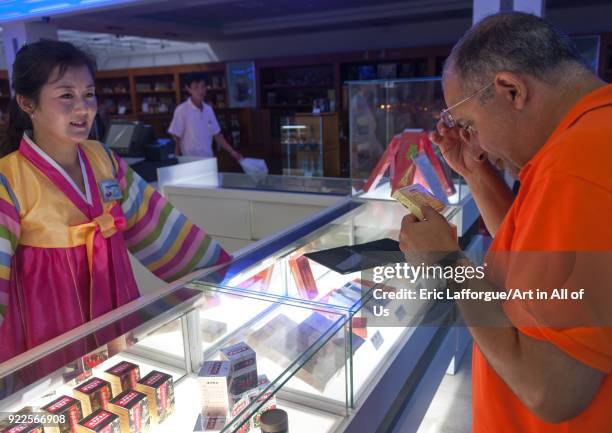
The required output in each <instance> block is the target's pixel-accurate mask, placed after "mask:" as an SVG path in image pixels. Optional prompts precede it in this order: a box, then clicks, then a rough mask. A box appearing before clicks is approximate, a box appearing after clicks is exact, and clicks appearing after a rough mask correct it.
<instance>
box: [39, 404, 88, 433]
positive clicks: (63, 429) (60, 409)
mask: <svg viewBox="0 0 612 433" xmlns="http://www.w3.org/2000/svg"><path fill="white" fill-rule="evenodd" d="M41 410H42V411H43V412H47V413H49V414H52V415H64V417H65V421H64V422H63V423H57V424H54V425H49V424H47V426H46V427H45V433H76V431H77V424H78V423H79V420H80V419H82V418H83V410H82V409H81V402H80V401H79V400H77V399H76V398H72V397H68V396H67V395H63V396H61V397H60V398H58V399H55V400H53V401H52V402H51V403H49V404H48V405H46V406H43V407H42V408H41Z"/></svg>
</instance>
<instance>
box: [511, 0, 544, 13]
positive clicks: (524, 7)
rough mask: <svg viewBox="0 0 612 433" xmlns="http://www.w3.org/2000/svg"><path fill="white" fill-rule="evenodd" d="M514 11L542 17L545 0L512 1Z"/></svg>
mask: <svg viewBox="0 0 612 433" xmlns="http://www.w3.org/2000/svg"><path fill="white" fill-rule="evenodd" d="M514 10H515V11H521V12H527V13H530V14H533V15H536V16H538V17H544V12H545V11H546V0H514Z"/></svg>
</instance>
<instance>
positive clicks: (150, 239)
mask: <svg viewBox="0 0 612 433" xmlns="http://www.w3.org/2000/svg"><path fill="white" fill-rule="evenodd" d="M116 160H117V165H118V170H117V179H118V180H119V186H120V187H121V190H122V192H123V199H122V205H121V207H122V209H123V213H124V215H125V218H126V221H127V229H126V230H125V231H124V233H123V234H124V238H125V242H126V245H127V247H128V249H129V250H130V252H131V253H132V254H134V256H136V258H137V259H138V260H140V262H141V263H142V264H143V265H145V266H146V267H147V268H148V269H149V270H150V271H151V272H153V273H154V274H155V275H157V276H158V277H159V278H161V279H163V280H164V281H167V282H171V281H174V280H176V279H177V278H180V277H182V276H184V275H186V274H188V273H189V272H191V271H193V270H194V269H199V268H206V267H210V266H216V265H219V264H221V263H225V262H227V261H229V260H230V258H231V256H230V255H229V254H228V253H227V252H226V251H225V250H224V249H223V248H222V247H221V245H220V244H219V242H217V241H216V240H214V239H213V238H212V237H211V236H210V235H208V234H207V233H206V232H205V231H204V230H202V229H201V228H199V227H197V226H196V225H194V224H193V223H192V222H191V221H190V220H189V219H187V217H185V216H184V215H183V214H181V213H180V212H179V211H178V210H177V209H176V208H175V207H174V206H172V204H170V202H168V201H167V200H166V199H165V198H164V197H162V195H161V194H160V193H159V192H157V191H155V189H153V188H152V187H151V186H149V185H148V184H147V183H146V182H145V181H144V180H143V179H142V178H141V177H140V176H138V174H136V173H135V172H134V170H132V169H131V168H130V167H129V166H128V165H127V164H126V163H125V161H123V160H122V159H121V158H119V157H116Z"/></svg>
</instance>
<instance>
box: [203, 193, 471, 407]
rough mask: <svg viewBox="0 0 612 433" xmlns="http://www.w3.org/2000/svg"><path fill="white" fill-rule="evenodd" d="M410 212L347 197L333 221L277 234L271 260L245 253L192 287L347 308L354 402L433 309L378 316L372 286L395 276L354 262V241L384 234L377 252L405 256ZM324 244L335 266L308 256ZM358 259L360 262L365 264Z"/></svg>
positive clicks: (338, 394)
mask: <svg viewBox="0 0 612 433" xmlns="http://www.w3.org/2000/svg"><path fill="white" fill-rule="evenodd" d="M458 211H459V209H458V207H454V206H449V207H447V208H446V209H445V210H444V215H445V216H446V217H447V218H448V219H452V218H453V217H454V216H455V215H456V214H457V212H458ZM406 213H407V211H406V209H405V208H404V207H403V206H402V205H401V204H399V203H398V202H395V201H383V200H357V199H352V200H349V201H347V202H345V203H344V204H341V205H339V206H337V207H336V210H335V211H333V212H330V213H328V214H327V215H326V217H325V218H327V220H328V222H326V223H325V224H324V225H320V226H319V227H318V228H316V229H315V227H316V226H317V224H313V225H307V226H306V227H304V228H302V229H301V230H295V231H292V232H291V233H290V234H288V235H287V236H285V237H283V238H281V239H280V240H278V241H277V244H276V246H277V247H276V248H275V251H274V252H273V253H271V254H269V255H267V257H266V258H265V259H263V260H255V259H254V257H253V255H247V256H245V257H242V258H240V259H238V260H236V261H235V262H233V263H232V264H230V265H227V266H226V267H224V268H223V269H222V272H217V273H215V274H211V275H207V276H205V277H203V278H200V279H199V280H197V281H194V282H192V283H191V286H193V287H207V288H215V287H216V290H224V291H228V292H229V293H240V294H245V293H257V294H261V295H264V296H267V297H269V298H270V299H275V300H277V302H284V303H296V304H298V305H307V306H309V307H310V308H319V309H326V310H331V311H336V312H338V313H340V314H342V315H344V316H345V317H346V318H347V326H348V327H349V328H350V329H351V332H350V333H349V336H350V343H351V347H352V350H351V351H350V352H349V353H347V355H348V356H349V357H350V359H351V362H350V369H349V370H347V371H346V374H347V375H348V382H349V385H350V387H349V392H350V394H349V400H350V403H351V406H354V405H355V404H358V403H359V402H360V401H361V400H362V396H363V391H364V390H365V389H366V388H367V385H368V383H369V382H370V381H371V380H373V379H374V377H375V375H376V372H377V371H378V369H379V367H380V363H382V361H383V360H384V359H385V357H386V356H387V354H388V353H389V351H392V350H394V348H396V347H397V345H399V344H400V342H404V341H405V340H406V339H409V338H410V334H411V332H412V331H413V329H414V328H413V327H414V325H415V324H416V323H417V321H418V320H420V319H422V317H423V316H424V315H425V314H426V312H427V311H428V309H429V308H431V304H430V303H427V302H420V301H414V302H411V303H410V304H409V305H408V306H404V310H403V311H400V312H399V313H398V312H395V314H397V315H398V318H399V319H400V320H398V321H396V323H394V326H389V323H384V322H385V321H380V320H376V318H375V317H373V314H372V306H373V305H375V304H376V303H375V302H374V301H373V300H372V299H371V294H372V291H373V290H374V288H376V287H381V286H386V287H387V288H390V287H391V286H392V285H393V283H392V282H391V280H388V279H385V280H384V281H379V282H378V283H377V282H375V281H373V280H372V272H371V271H370V272H368V271H362V270H361V269H356V270H351V267H355V261H357V262H358V261H359V260H360V258H359V257H358V254H353V251H352V250H351V246H356V245H360V244H365V243H368V242H372V241H379V240H386V243H385V244H383V245H381V246H380V247H375V248H377V250H375V251H374V254H378V253H380V254H387V255H388V256H389V262H391V263H392V262H393V260H394V259H395V260H396V261H398V262H403V261H404V258H403V254H402V253H401V252H400V251H399V249H398V245H397V242H396V241H395V240H396V239H397V238H398V237H399V229H400V227H401V221H402V218H403V217H404V216H405V215H406ZM281 245H282V246H281ZM332 249H336V250H332ZM323 250H325V251H332V253H337V254H338V255H339V258H337V259H336V258H334V259H335V260H336V265H335V267H334V268H330V267H329V265H323V264H321V263H320V262H318V261H316V260H313V259H311V258H310V257H309V256H308V254H309V253H314V252H317V251H323ZM356 265H357V266H356V267H357V268H361V265H360V264H359V263H357V264H356ZM343 266H344V267H345V268H346V269H345V268H343ZM366 267H367V266H366ZM417 284H425V283H424V282H423V281H417V282H414V286H415V287H416V285H417ZM400 316H401V317H400ZM377 322H378V323H377ZM381 322H382V323H381ZM339 380H340V378H339V376H337V377H335V378H331V377H330V380H329V381H328V382H327V383H326V384H325V387H322V388H319V389H311V388H308V391H309V392H311V393H315V394H317V396H318V398H333V399H335V400H337V401H340V400H341V399H342V398H343V394H342V391H343V389H342V387H341V386H339V385H337V384H336V385H334V381H339Z"/></svg>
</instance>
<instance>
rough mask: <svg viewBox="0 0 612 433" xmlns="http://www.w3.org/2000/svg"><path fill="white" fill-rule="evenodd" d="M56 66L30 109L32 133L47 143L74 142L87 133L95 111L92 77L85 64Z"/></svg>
mask: <svg viewBox="0 0 612 433" xmlns="http://www.w3.org/2000/svg"><path fill="white" fill-rule="evenodd" d="M58 72H59V67H56V68H55V69H54V70H53V72H52V73H51V76H50V77H49V81H47V83H46V84H45V85H44V86H43V88H42V89H41V92H40V98H39V101H38V105H37V107H36V109H35V110H34V112H33V116H32V124H33V125H34V134H35V136H36V137H37V138H39V139H40V140H44V141H47V142H50V143H61V144H64V143H65V144H76V143H81V142H83V141H84V140H86V139H87V137H88V136H89V130H90V129H91V125H92V124H93V120H94V117H95V116H96V111H97V105H98V104H97V101H96V94H95V86H94V80H93V77H92V76H91V73H90V72H89V69H88V68H87V67H86V66H74V67H68V68H67V69H66V71H65V72H64V75H62V76H61V77H58Z"/></svg>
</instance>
